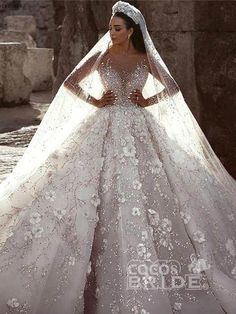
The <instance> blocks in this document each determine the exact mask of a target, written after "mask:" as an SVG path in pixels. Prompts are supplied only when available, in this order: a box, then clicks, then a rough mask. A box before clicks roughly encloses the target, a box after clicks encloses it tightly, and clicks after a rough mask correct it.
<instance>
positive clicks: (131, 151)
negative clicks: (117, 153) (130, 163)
mask: <svg viewBox="0 0 236 314" xmlns="http://www.w3.org/2000/svg"><path fill="white" fill-rule="evenodd" d="M123 152H124V155H125V156H126V157H134V156H135V153H136V149H135V147H134V145H132V144H128V145H126V146H124V147H123Z"/></svg>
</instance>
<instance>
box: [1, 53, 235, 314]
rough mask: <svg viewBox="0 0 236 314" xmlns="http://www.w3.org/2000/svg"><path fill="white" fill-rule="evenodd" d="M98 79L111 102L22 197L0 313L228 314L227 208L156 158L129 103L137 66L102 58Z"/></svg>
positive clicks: (229, 202) (214, 193)
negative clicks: (112, 98) (28, 200)
mask: <svg viewBox="0 0 236 314" xmlns="http://www.w3.org/2000/svg"><path fill="white" fill-rule="evenodd" d="M99 74H100V76H101V79H102V82H103V84H104V87H105V89H106V90H108V89H111V90H113V91H114V93H116V94H117V95H118V99H117V100H116V101H115V103H114V104H109V105H107V106H105V107H103V108H101V109H99V110H97V111H96V112H95V114H93V115H92V116H90V117H89V119H88V120H86V121H84V123H83V124H82V126H81V127H80V128H78V129H76V130H75V131H74V132H73V133H72V134H71V136H70V138H69V139H67V141H65V142H63V145H61V147H60V149H58V150H57V151H54V152H53V153H52V154H51V155H50V156H49V158H48V159H47V161H46V163H45V165H46V166H45V165H44V168H42V169H41V173H40V175H38V177H39V178H40V184H41V185H40V186H41V187H42V188H41V189H38V188H37V187H36V185H35V186H31V190H30V191H29V190H27V189H26V190H24V186H22V187H21V190H19V193H21V194H19V195H20V196H21V197H26V198H27V195H28V194H31V195H33V201H32V202H31V203H29V204H28V206H26V207H24V208H23V209H22V208H17V206H16V207H15V214H14V215H13V218H14V216H19V215H18V213H19V212H21V215H20V217H19V220H18V222H17V223H16V224H15V225H14V228H12V229H11V231H10V233H9V234H8V235H7V239H6V241H4V243H3V244H2V246H1V251H0V313H1V314H7V313H8V314H10V313H27V314H28V313H30V314H33V313H34V314H82V313H86V314H88V313H91V314H110V313H122V314H130V313H134V314H173V313H177V314H179V313H181V314H198V313H205V314H223V313H228V314H235V313H236V289H235V288H236V250H235V243H236V239H235V234H236V232H235V227H236V224H235V220H236V210H235V209H236V208H235V207H236V204H235V200H236V198H235V199H232V198H227V196H226V195H227V191H225V190H224V187H223V186H221V185H220V184H219V183H218V182H217V181H215V180H214V178H212V177H211V176H210V175H208V176H207V174H206V173H203V172H201V171H202V170H201V167H200V166H199V168H198V169H196V168H195V169H194V170H193V173H189V174H186V176H185V179H184V180H182V179H180V177H178V175H177V172H176V171H175V168H174V167H175V164H176V162H177V161H176V160H171V156H172V155H171V150H170V151H169V152H168V154H169V157H170V159H169V160H170V162H169V164H168V163H167V162H165V163H164V162H163V161H162V160H161V150H162V149H163V147H162V143H163V142H164V141H165V137H166V134H165V132H164V130H163V129H162V128H161V127H160V126H159V125H158V124H157V123H156V121H154V120H153V119H152V115H151V114H150V113H149V112H148V111H147V110H146V109H145V108H142V107H140V106H138V105H135V104H133V103H131V101H130V100H128V98H127V97H128V95H129V93H130V92H131V91H132V90H133V89H140V90H142V88H143V86H144V84H145V81H146V79H147V75H148V68H147V66H146V64H145V62H143V59H140V60H137V58H132V59H128V60H124V59H123V61H122V62H121V60H119V57H117V56H111V55H109V54H108V55H107V56H106V57H105V58H104V59H103V62H102V63H101V65H100V68H99ZM186 160H187V159H186ZM181 163H182V171H184V169H185V164H184V156H181ZM193 174H195V176H193ZM181 178H182V177H181ZM193 178H195V180H193ZM35 182H36V181H35ZM25 188H26V187H25ZM19 195H18V197H19ZM19 207H20V206H19ZM91 213H93V214H91ZM221 222H222V228H221ZM2 230H4V229H2ZM219 235H220V240H219ZM216 243H217V246H215V244H216ZM214 279H217V280H215V281H214Z"/></svg>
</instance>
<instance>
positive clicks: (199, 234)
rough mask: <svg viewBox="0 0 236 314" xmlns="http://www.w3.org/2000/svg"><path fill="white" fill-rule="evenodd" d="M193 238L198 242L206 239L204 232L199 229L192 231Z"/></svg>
mask: <svg viewBox="0 0 236 314" xmlns="http://www.w3.org/2000/svg"><path fill="white" fill-rule="evenodd" d="M193 240H194V241H197V242H198V243H203V242H205V241H206V239H205V235H204V233H203V232H201V231H199V230H198V231H195V232H194V234H193Z"/></svg>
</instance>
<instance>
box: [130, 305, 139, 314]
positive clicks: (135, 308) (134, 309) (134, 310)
mask: <svg viewBox="0 0 236 314" xmlns="http://www.w3.org/2000/svg"><path fill="white" fill-rule="evenodd" d="M131 311H132V312H134V314H138V307H137V305H134V306H133V307H132V309H131Z"/></svg>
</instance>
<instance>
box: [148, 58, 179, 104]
mask: <svg viewBox="0 0 236 314" xmlns="http://www.w3.org/2000/svg"><path fill="white" fill-rule="evenodd" d="M148 66H149V72H150V73H151V74H152V75H153V76H154V77H155V78H156V79H157V80H158V81H159V82H161V83H162V84H163V85H164V86H165V88H164V90H163V91H161V92H160V93H158V94H156V95H154V96H156V98H157V99H160V98H163V97H165V96H166V95H167V94H169V95H170V96H173V95H175V94H176V93H177V92H178V91H180V88H179V86H178V84H177V82H176V81H175V80H174V79H173V77H171V76H170V74H169V73H167V72H166V70H165V68H164V67H160V70H158V69H157V66H156V64H155V63H154V62H153V60H152V59H151V58H150V59H148ZM166 85H168V88H166ZM154 96H152V97H154ZM153 99H154V98H153Z"/></svg>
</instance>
